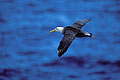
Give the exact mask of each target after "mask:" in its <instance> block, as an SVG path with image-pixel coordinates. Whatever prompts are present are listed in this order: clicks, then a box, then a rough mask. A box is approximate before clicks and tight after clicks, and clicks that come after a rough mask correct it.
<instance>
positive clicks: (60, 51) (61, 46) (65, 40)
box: [57, 34, 75, 57]
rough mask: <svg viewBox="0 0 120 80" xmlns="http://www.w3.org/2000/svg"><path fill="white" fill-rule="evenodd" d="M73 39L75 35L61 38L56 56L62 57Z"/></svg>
mask: <svg viewBox="0 0 120 80" xmlns="http://www.w3.org/2000/svg"><path fill="white" fill-rule="evenodd" d="M74 39H75V34H65V35H64V37H63V38H62V40H61V42H60V44H59V47H58V51H57V53H58V56H59V57H60V56H62V55H63V54H64V53H65V52H66V51H67V49H68V48H69V46H70V44H71V43H72V41H73V40H74Z"/></svg>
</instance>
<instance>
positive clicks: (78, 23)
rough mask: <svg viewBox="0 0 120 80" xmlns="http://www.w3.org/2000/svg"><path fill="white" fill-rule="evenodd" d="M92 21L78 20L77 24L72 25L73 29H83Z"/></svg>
mask: <svg viewBox="0 0 120 80" xmlns="http://www.w3.org/2000/svg"><path fill="white" fill-rule="evenodd" d="M89 21H91V19H85V20H78V21H76V22H75V23H73V24H72V25H71V27H75V28H79V29H81V28H82V27H83V26H84V25H85V24H86V23H87V22H89Z"/></svg>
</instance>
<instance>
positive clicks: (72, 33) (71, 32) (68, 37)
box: [50, 19, 95, 57]
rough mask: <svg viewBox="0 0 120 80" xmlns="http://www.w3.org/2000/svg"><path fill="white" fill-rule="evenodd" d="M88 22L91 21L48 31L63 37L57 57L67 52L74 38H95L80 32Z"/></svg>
mask: <svg viewBox="0 0 120 80" xmlns="http://www.w3.org/2000/svg"><path fill="white" fill-rule="evenodd" d="M89 21H91V19H85V20H78V21H76V22H75V23H73V24H72V25H70V26H66V27H56V28H55V29H54V30H52V31H50V33H52V32H56V31H57V32H60V33H62V34H63V35H64V37H63V38H62V40H61V41H60V44H59V46H58V49H57V54H58V56H59V57H61V56H62V55H63V54H64V53H65V52H66V51H67V49H68V48H69V46H70V44H71V43H72V41H73V40H74V39H75V38H76V37H91V38H95V36H93V35H92V33H88V32H85V31H83V30H81V28H82V27H83V26H84V25H85V24H86V23H87V22H89Z"/></svg>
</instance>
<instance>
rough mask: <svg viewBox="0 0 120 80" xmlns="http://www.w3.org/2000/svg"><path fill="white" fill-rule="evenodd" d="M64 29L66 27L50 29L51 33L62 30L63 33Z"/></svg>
mask: <svg viewBox="0 0 120 80" xmlns="http://www.w3.org/2000/svg"><path fill="white" fill-rule="evenodd" d="M63 29H64V27H56V28H55V29H53V30H52V31H50V32H49V33H52V32H60V33H62V32H63Z"/></svg>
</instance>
